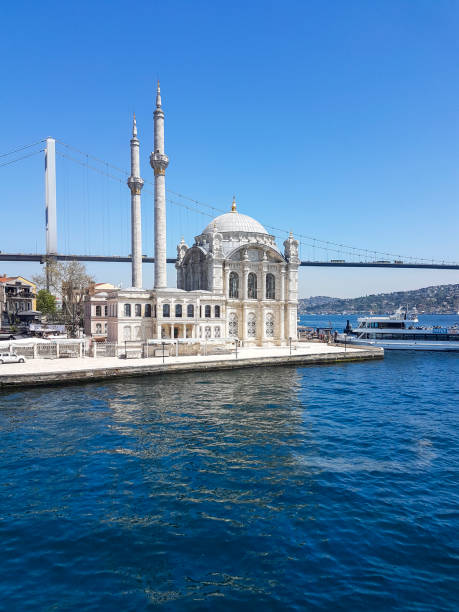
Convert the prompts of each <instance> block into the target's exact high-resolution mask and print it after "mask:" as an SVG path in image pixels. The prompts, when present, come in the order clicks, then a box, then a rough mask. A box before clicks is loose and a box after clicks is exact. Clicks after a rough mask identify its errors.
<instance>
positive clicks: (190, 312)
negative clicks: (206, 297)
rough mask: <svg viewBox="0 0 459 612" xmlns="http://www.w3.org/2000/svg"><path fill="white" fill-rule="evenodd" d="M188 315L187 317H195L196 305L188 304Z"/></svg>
mask: <svg viewBox="0 0 459 612" xmlns="http://www.w3.org/2000/svg"><path fill="white" fill-rule="evenodd" d="M186 316H187V317H190V318H191V317H194V305H193V304H188V306H187V307H186Z"/></svg>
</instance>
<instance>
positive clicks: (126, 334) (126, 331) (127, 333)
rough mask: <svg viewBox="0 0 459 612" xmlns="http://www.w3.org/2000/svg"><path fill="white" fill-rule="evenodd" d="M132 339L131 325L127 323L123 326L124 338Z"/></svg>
mask: <svg viewBox="0 0 459 612" xmlns="http://www.w3.org/2000/svg"><path fill="white" fill-rule="evenodd" d="M130 339H131V328H130V327H129V325H125V326H124V327H123V340H130Z"/></svg>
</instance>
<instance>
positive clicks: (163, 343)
mask: <svg viewBox="0 0 459 612" xmlns="http://www.w3.org/2000/svg"><path fill="white" fill-rule="evenodd" d="M161 344H162V345H163V363H164V347H165V346H166V343H165V342H161Z"/></svg>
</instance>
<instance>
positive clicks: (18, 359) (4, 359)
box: [0, 353, 26, 364]
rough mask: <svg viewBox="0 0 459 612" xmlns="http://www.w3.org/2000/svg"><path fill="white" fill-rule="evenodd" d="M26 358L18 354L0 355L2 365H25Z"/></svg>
mask: <svg viewBox="0 0 459 612" xmlns="http://www.w3.org/2000/svg"><path fill="white" fill-rule="evenodd" d="M25 360H26V358H25V357H23V356H22V355H16V353H0V364H2V363H25Z"/></svg>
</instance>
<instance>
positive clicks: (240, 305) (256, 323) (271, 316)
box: [85, 84, 300, 346]
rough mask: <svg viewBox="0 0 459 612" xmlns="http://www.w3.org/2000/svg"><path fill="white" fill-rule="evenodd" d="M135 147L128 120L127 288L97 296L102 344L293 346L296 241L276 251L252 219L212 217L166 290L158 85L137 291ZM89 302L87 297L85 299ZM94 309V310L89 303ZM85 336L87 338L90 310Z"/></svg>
mask: <svg viewBox="0 0 459 612" xmlns="http://www.w3.org/2000/svg"><path fill="white" fill-rule="evenodd" d="M139 147H140V143H139V139H138V134H137V124H136V120H135V116H134V122H133V131H132V138H131V176H130V177H129V179H128V186H129V189H130V191H131V236H132V287H130V288H128V289H117V290H113V291H107V292H106V295H104V294H99V295H98V296H97V302H99V301H100V302H101V303H100V304H98V305H99V306H100V307H101V308H102V310H103V311H104V312H105V306H106V312H107V341H108V342H112V343H116V344H121V343H122V342H125V341H131V342H132V341H137V342H139V343H145V342H148V341H152V342H154V341H158V342H161V341H162V340H172V339H183V340H189V341H190V342H192V341H194V342H197V343H207V342H214V343H219V344H223V345H224V344H234V341H235V340H240V341H241V342H242V343H243V345H244V346H284V345H286V344H287V343H288V342H289V339H290V338H291V339H296V338H297V309H298V266H299V263H300V261H299V258H298V241H297V240H295V238H294V237H293V236H292V234H290V236H289V237H288V238H287V239H286V240H285V242H284V245H283V246H284V251H283V252H281V250H280V249H279V248H278V246H277V245H276V242H275V237H274V236H272V235H270V234H269V233H268V232H267V231H266V229H265V228H264V227H263V226H262V225H261V224H260V223H259V222H258V221H256V220H255V219H252V218H251V217H249V216H248V215H245V214H242V213H240V212H239V211H238V210H237V206H236V202H235V199H234V198H233V202H232V206H231V210H230V211H229V212H228V213H225V214H223V215H220V216H218V217H216V218H215V219H214V220H213V221H211V222H210V223H209V224H208V225H207V227H206V228H205V229H204V230H203V231H202V232H201V234H200V235H199V236H196V237H195V239H194V242H193V244H192V245H191V247H189V246H188V245H187V244H186V243H185V241H184V239H183V238H182V240H181V241H180V243H179V244H178V245H177V260H176V264H175V267H176V270H177V287H176V288H170V287H167V274H166V191H165V189H166V188H165V176H166V169H167V167H168V164H169V158H168V157H167V155H166V154H165V152H164V111H163V109H162V101H161V93H160V89H159V84H158V90H157V96H156V109H155V112H154V151H153V152H152V154H151V156H150V164H151V166H152V168H153V170H154V175H155V199H154V211H155V280H154V288H153V289H150V290H146V289H143V288H142V242H141V213H140V210H141V208H140V207H141V202H140V197H141V196H140V194H141V189H142V187H143V180H142V178H141V177H140V164H139ZM87 299H88V300H91V299H92V301H94V297H93V298H91V297H90V296H88V298H87ZM94 307H97V306H96V305H95V303H94ZM86 312H87V315H86V318H87V321H85V328H86V329H88V331H89V330H91V333H94V332H93V330H92V328H93V322H92V321H91V320H90V319H92V318H93V317H94V316H95V315H93V308H91V307H89V308H87V309H86Z"/></svg>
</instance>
